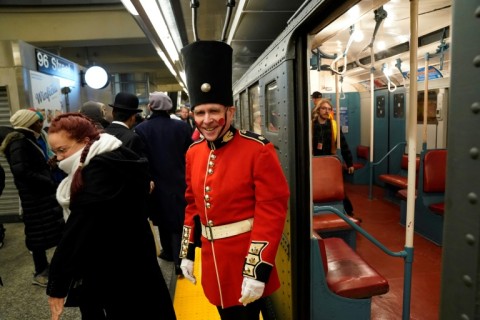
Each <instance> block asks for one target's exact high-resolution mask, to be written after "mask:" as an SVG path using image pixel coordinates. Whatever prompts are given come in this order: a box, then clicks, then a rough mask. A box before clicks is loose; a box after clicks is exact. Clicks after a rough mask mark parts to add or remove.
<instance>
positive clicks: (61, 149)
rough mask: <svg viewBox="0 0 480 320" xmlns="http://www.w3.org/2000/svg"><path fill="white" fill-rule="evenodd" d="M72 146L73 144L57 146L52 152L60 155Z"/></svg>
mask: <svg viewBox="0 0 480 320" xmlns="http://www.w3.org/2000/svg"><path fill="white" fill-rule="evenodd" d="M72 147H73V145H71V146H68V147H59V148H57V149H52V151H53V153H54V154H55V155H62V154H65V153H67V152H68V150H70V149H71V148H72Z"/></svg>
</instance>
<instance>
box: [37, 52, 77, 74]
mask: <svg viewBox="0 0 480 320" xmlns="http://www.w3.org/2000/svg"><path fill="white" fill-rule="evenodd" d="M35 59H36V61H37V70H38V71H40V72H42V73H46V74H51V75H53V76H57V77H62V78H67V79H71V80H75V79H76V78H77V76H78V75H77V74H76V73H75V65H74V63H73V62H71V61H68V60H66V59H63V58H61V57H58V56H56V55H53V54H51V53H49V52H47V51H43V50H40V49H35Z"/></svg>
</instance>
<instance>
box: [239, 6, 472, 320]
mask: <svg viewBox="0 0 480 320" xmlns="http://www.w3.org/2000/svg"><path fill="white" fill-rule="evenodd" d="M479 5H480V3H479V2H478V1H472V2H468V3H467V2H453V1H449V0H445V1H442V0H438V1H437V0H431V1H430V0H425V1H418V2H417V1H403V0H398V1H368V0H367V1H345V2H336V1H307V2H305V3H304V5H303V6H302V8H301V9H300V10H299V11H297V12H296V14H295V15H294V16H292V17H291V19H290V20H289V22H288V25H287V26H286V28H285V30H284V31H283V33H282V34H281V35H280V36H279V37H278V38H277V39H276V40H275V41H274V42H273V43H272V45H270V46H269V48H268V49H267V50H266V51H265V52H264V53H263V54H262V55H261V57H260V58H259V59H258V60H257V61H256V62H255V63H254V64H253V65H252V66H251V67H250V68H249V69H248V71H247V72H246V73H245V74H244V75H243V76H242V78H241V79H240V80H239V81H237V82H236V83H235V84H234V101H235V102H234V103H235V105H236V107H237V114H236V119H235V125H236V127H238V128H241V129H245V130H251V131H256V132H257V133H259V134H262V135H263V136H264V137H266V138H267V139H268V140H269V141H270V142H272V143H273V144H274V145H275V148H276V150H277V152H278V156H279V159H280V161H281V163H282V165H283V168H284V172H285V175H286V177H287V179H288V181H289V183H290V190H291V199H290V207H289V213H288V218H287V223H286V227H285V231H284V236H283V239H282V245H281V247H280V249H279V253H278V257H277V264H278V267H279V270H281V277H282V287H281V289H280V291H279V292H278V293H276V294H274V295H273V296H272V297H271V298H270V299H269V305H270V308H269V309H270V312H271V314H270V315H269V316H267V317H266V318H275V319H400V318H402V319H410V318H411V319H439V318H440V319H454V318H460V319H478V318H479V317H480V315H479V311H478V307H477V304H476V302H475V301H476V300H477V299H478V297H479V289H478V285H477V282H478V278H477V274H478V270H479V266H478V263H477V260H478V253H479V250H478V241H477V239H478V236H479V234H478V233H479V228H478V224H479V215H478V212H479V208H478V203H477V197H478V192H479V191H480V190H478V189H479V187H480V184H479V183H478V182H477V181H478V179H475V178H474V177H476V178H478V175H479V166H478V146H477V143H476V142H474V138H473V137H474V136H476V134H475V132H478V126H475V125H474V123H478V120H475V117H476V116H478V99H479V95H478V89H477V84H478V78H479V70H478V67H479V63H478V61H479V60H478V54H479V52H480V50H479V45H478V36H477V35H473V30H474V29H475V28H476V27H478V23H479V8H480V6H479ZM476 80H477V81H476ZM475 83H476V84H475ZM315 91H319V92H321V93H322V94H323V98H326V99H328V100H330V101H331V103H332V104H333V108H334V113H335V115H334V117H335V119H336V122H337V123H338V127H339V129H341V130H342V132H343V134H344V136H345V138H346V140H347V142H348V145H349V147H350V150H351V153H352V155H353V159H354V163H355V165H358V166H356V168H357V170H355V172H354V173H353V174H352V175H350V174H347V173H346V171H345V168H344V164H340V166H339V165H338V164H337V162H342V159H341V155H340V152H338V151H337V156H336V157H335V156H334V157H333V158H335V159H336V160H337V161H335V160H332V159H330V160H331V161H330V160H328V161H327V160H326V159H318V158H329V157H328V156H327V157H313V156H312V148H313V147H314V146H312V123H311V119H312V118H311V117H312V109H313V107H314V106H313V104H312V101H311V99H310V95H311V94H312V93H313V92H315ZM337 150H338V149H337ZM338 159H340V161H338ZM338 167H340V168H342V167H343V172H340V174H336V173H335V174H334V173H333V172H338V170H340V171H341V170H342V169H337V168H338ZM338 177H340V178H338ZM340 180H341V181H340ZM339 184H341V186H339ZM337 188H339V190H346V192H347V194H348V195H349V197H351V198H352V199H351V200H352V203H353V207H354V212H355V215H354V217H353V218H350V217H348V216H346V215H345V210H344V208H343V206H342V203H341V198H342V197H341V192H340V196H339V198H331V197H330V198H329V196H331V195H329V196H327V197H324V196H325V195H322V192H325V190H329V191H331V192H334V191H332V190H336V189H337ZM322 190H323V191H322ZM339 218H340V219H341V221H339ZM359 218H360V219H359ZM359 220H361V221H359ZM339 238H340V239H342V241H341V242H339V241H337V240H338V239H339ZM345 244H347V247H345Z"/></svg>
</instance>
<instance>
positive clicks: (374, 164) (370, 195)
mask: <svg viewBox="0 0 480 320" xmlns="http://www.w3.org/2000/svg"><path fill="white" fill-rule="evenodd" d="M406 144H407V142H406V141H402V142H399V143H397V144H396V145H395V146H394V147H393V148H392V149H390V151H388V152H387V154H385V155H384V156H383V158H382V159H380V160H379V161H377V162H372V161H371V160H370V162H369V163H368V165H369V170H370V182H369V186H368V199H369V200H372V188H373V167H374V166H378V165H379V164H380V163H382V162H383V160H385V159H386V158H387V157H388V156H389V155H390V154H391V153H392V152H393V151H395V150H396V149H397V148H398V147H400V146H401V145H406Z"/></svg>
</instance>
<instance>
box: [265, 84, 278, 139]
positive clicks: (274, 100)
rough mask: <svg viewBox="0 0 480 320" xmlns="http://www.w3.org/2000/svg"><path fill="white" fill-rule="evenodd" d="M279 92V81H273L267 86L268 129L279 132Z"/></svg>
mask: <svg viewBox="0 0 480 320" xmlns="http://www.w3.org/2000/svg"><path fill="white" fill-rule="evenodd" d="M276 93H277V82H276V81H272V82H270V83H269V84H267V85H266V86H265V97H266V99H265V100H266V102H265V106H266V114H267V123H268V126H267V129H268V131H270V132H278V130H279V120H280V119H279V118H280V113H279V112H278V107H277V105H278V97H277V95H276Z"/></svg>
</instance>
